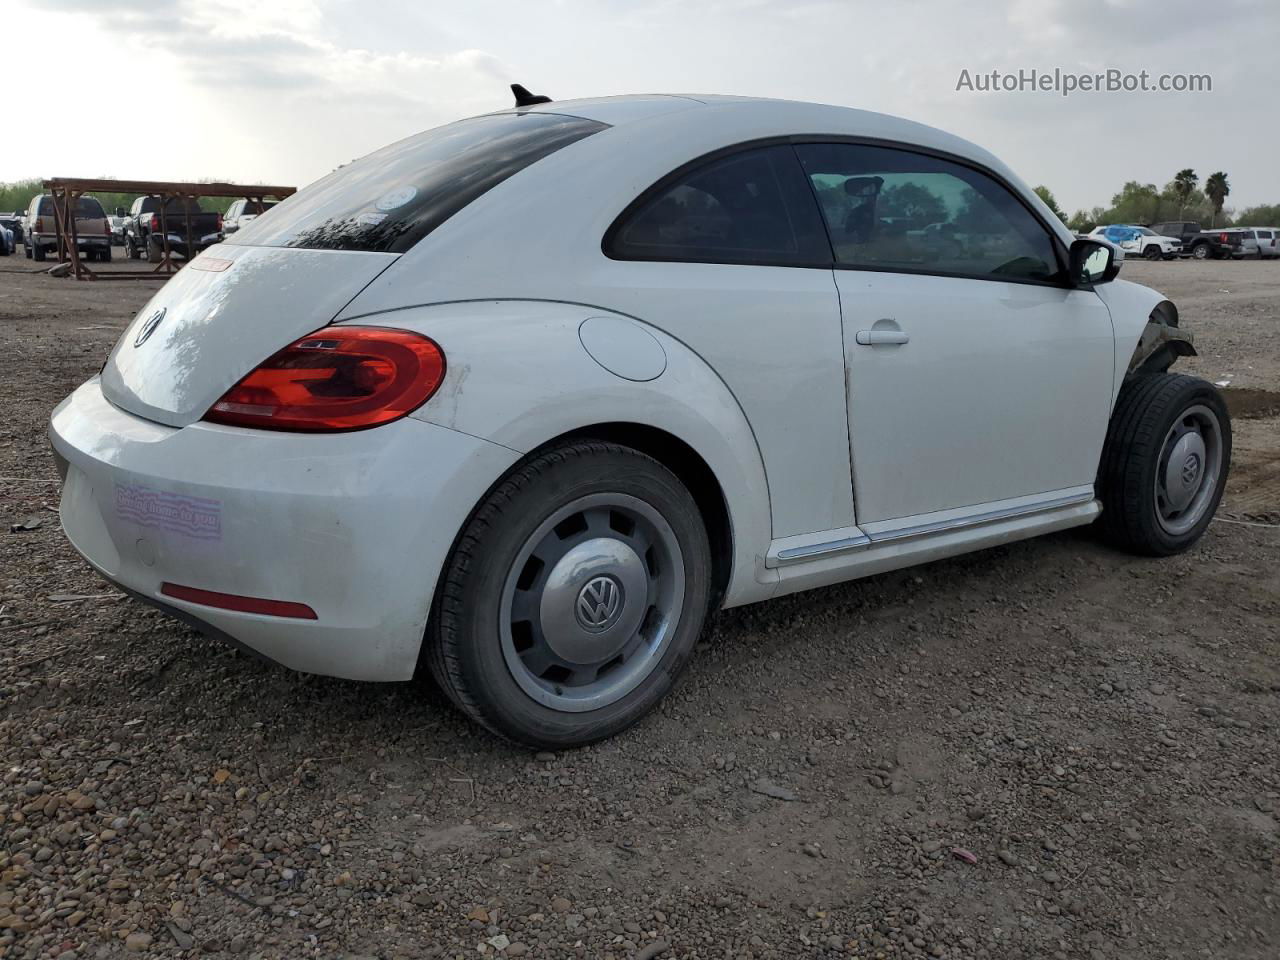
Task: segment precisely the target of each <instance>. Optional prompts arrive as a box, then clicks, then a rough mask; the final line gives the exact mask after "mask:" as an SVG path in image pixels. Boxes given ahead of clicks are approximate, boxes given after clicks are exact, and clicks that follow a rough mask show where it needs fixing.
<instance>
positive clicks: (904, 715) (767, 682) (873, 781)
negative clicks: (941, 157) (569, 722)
mask: <svg viewBox="0 0 1280 960" xmlns="http://www.w3.org/2000/svg"><path fill="white" fill-rule="evenodd" d="M112 266H113V267H117V268H118V266H119V265H112ZM31 268H32V264H31V263H30V262H29V261H25V260H23V259H17V260H14V259H10V260H9V261H3V260H0V356H3V358H4V360H5V373H6V376H5V377H4V379H3V380H2V381H0V399H3V402H4V409H5V410H6V411H7V414H8V415H7V416H6V418H5V420H4V422H3V423H0V503H2V504H3V518H0V519H3V522H4V526H3V527H0V759H3V771H2V772H0V957H4V958H9V957H13V958H36V957H41V958H44V957H62V958H70V957H77V958H83V957H117V956H156V957H175V956H206V955H207V956H212V957H246V958H255V957H257V958H275V957H281V958H302V957H323V958H333V957H347V958H369V957H377V958H383V960H387V958H431V957H441V958H443V957H448V958H454V957H476V956H493V955H495V954H496V955H498V956H506V957H517V956H526V957H549V958H562V957H582V958H609V957H612V958H616V960H623V958H638V957H639V958H655V957H665V958H676V957H679V958H685V960H693V958H791V957H831V958H833V957H854V956H856V957H862V958H872V957H879V958H889V957H894V958H898V957H938V958H957V960H958V958H985V957H992V958H995V957H999V958H1006V957H1009V958H1018V957H1021V958H1028V960H1030V958H1077V957H1079V958H1089V960H1093V958H1107V960H1109V958H1117V960H1118V958H1132V957H1169V958H1172V957H1178V958H1181V957H1214V958H1217V957H1228V956H1229V957H1232V958H1274V957H1276V956H1277V955H1280V913H1278V912H1277V911H1278V909H1280V842H1278V841H1280V830H1278V827H1277V818H1280V743H1278V740H1277V731H1278V730H1280V666H1278V665H1277V653H1278V652H1280V572H1278V571H1280V531H1278V530H1277V529H1276V528H1275V527H1274V526H1267V525H1265V524H1275V523H1276V522H1280V429H1278V428H1280V418H1278V417H1277V414H1278V413H1280V404H1278V403H1277V401H1280V395H1277V393H1275V392H1269V391H1276V390H1277V389H1280V386H1278V385H1280V370H1278V367H1280V264H1274V263H1216V262H1212V263H1206V264H1195V263H1188V262H1176V263H1154V264H1148V263H1134V264H1130V265H1126V267H1125V276H1127V277H1129V278H1130V279H1136V280H1139V281H1142V282H1147V283H1151V284H1153V285H1155V286H1158V287H1160V288H1161V289H1163V290H1164V291H1165V292H1166V293H1168V294H1170V295H1171V297H1172V298H1173V299H1174V300H1175V301H1176V302H1178V303H1179V304H1180V307H1181V309H1182V315H1183V322H1184V325H1187V326H1191V327H1194V328H1195V329H1196V330H1197V333H1198V335H1199V344H1200V347H1201V350H1202V354H1203V355H1202V356H1201V357H1200V358H1196V359H1195V360H1193V361H1192V362H1190V363H1187V364H1185V365H1183V369H1187V370H1190V371H1193V372H1196V373H1198V374H1200V375H1202V376H1206V377H1208V378H1210V379H1213V380H1224V379H1230V380H1231V381H1232V384H1231V387H1230V388H1229V389H1228V396H1229V398H1230V402H1231V404H1232V407H1233V410H1235V412H1236V416H1237V422H1236V432H1237V448H1236V461H1235V465H1234V472H1233V474H1232V481H1231V483H1230V485H1229V488H1228V498H1227V502H1226V504H1225V505H1224V508H1223V511H1222V513H1221V514H1220V516H1221V517H1222V518H1223V519H1224V520H1234V521H1244V522H1243V523H1242V522H1222V523H1215V524H1214V525H1213V526H1211V528H1210V530H1209V533H1208V535H1207V536H1206V537H1205V538H1204V540H1203V541H1202V542H1201V544H1200V545H1199V546H1198V547H1197V548H1196V549H1195V550H1193V551H1191V552H1190V553H1188V554H1186V555H1184V556H1181V557H1177V558H1173V559H1169V560H1159V561H1157V560H1145V559H1135V558H1132V557H1128V556H1124V555H1121V554H1118V553H1116V552H1114V551H1112V550H1109V549H1107V548H1105V547H1103V546H1100V545H1099V544H1098V543H1096V542H1095V541H1094V539H1093V538H1092V537H1091V535H1090V534H1089V532H1088V531H1072V532H1069V533H1065V534H1061V535H1056V536H1051V537H1046V538H1043V539H1040V540H1036V541H1031V542H1027V543H1020V544H1015V545H1012V546H1009V547H1005V548H1000V549H996V550H989V551H986V552H983V553H979V554H975V555H971V556H968V557H965V558H961V559H957V560H952V561H946V562H942V563H937V564H933V565H930V566H927V567H922V568H917V569H914V570H908V571H904V572H900V573H895V574H889V575H885V576H880V577H875V578H871V579H868V580H863V581H860V582H857V583H853V584H847V585H842V586H838V587H833V588H830V589H825V590H819V591H815V592H811V593H808V594H803V595H800V596H797V597H791V598H787V599H784V600H780V601H776V602H773V603H770V604H765V605H760V606H753V607H747V608H742V609H738V610H733V611H729V612H727V613H725V614H723V615H721V616H720V617H719V619H718V621H717V623H716V625H715V628H714V630H713V631H712V632H711V634H710V635H709V636H708V637H707V639H706V640H705V641H704V643H703V644H702V646H701V648H700V651H699V654H698V656H697V657H695V660H694V663H693V665H692V667H691V669H690V671H689V675H688V678H687V681H686V682H685V683H684V684H683V685H682V686H681V688H680V689H679V691H678V692H677V693H676V695H674V696H672V697H671V698H670V699H669V700H668V701H666V702H665V703H664V705H663V706H662V707H661V709H659V710H658V711H657V712H656V713H655V714H654V715H653V716H652V717H651V718H650V719H649V720H647V721H646V722H644V723H642V724H640V725H639V726H638V727H637V728H635V729H633V730H632V731H630V732H628V733H627V734H625V735H623V736H620V737H617V738H616V739H614V740H612V741H609V742H607V743H604V744H600V745H598V746H594V747H591V748H588V749H584V750H580V751H576V752H572V753H565V754H559V755H551V754H536V755H535V754H529V753H526V752H522V751H519V750H516V749H513V748H511V747H509V746H506V745H504V744H501V743H498V742H496V741H495V740H493V739H492V738H491V737H489V736H487V735H485V734H483V733H481V732H478V731H477V730H475V729H474V728H472V727H471V726H470V725H469V724H467V723H465V722H464V721H462V720H461V719H460V718H459V717H458V716H457V715H456V714H455V713H454V712H453V711H452V710H451V709H449V708H448V706H447V705H446V704H445V702H444V700H443V697H442V696H441V695H439V694H438V693H437V692H436V691H435V690H433V689H432V687H431V686H430V685H429V684H428V683H426V682H415V683H409V684H396V685H383V686H374V685H361V684H356V683H348V682H343V681H336V680H329V679H323V678H315V677H306V676H302V675H299V674H294V673H290V672H288V671H285V670H283V669H281V668H277V667H273V666H270V665H266V664H263V663H260V662H258V661H256V660H253V659H249V658H246V657H244V656H241V655H238V654H236V653H234V652H233V651H231V650H230V649H228V648H226V647H224V646H222V645H220V644H218V643H215V642H212V641H209V640H206V639H204V638H202V637H200V636H199V635H198V634H195V633H193V632H191V631H190V630H188V629H187V628H185V627H183V626H182V625H180V624H177V623H175V622H173V621H171V620H169V619H167V618H165V617H164V616H163V615H161V614H159V613H158V612H155V611H153V610H151V609H149V608H147V607H145V606H142V605H140V604H137V603H135V602H133V601H130V600H126V599H122V598H121V597H119V596H118V595H117V594H116V593H115V592H114V591H113V590H111V589H110V588H109V587H107V586H105V585H104V584H103V583H102V582H101V581H99V580H98V579H97V578H96V577H95V576H94V575H93V574H92V573H91V572H90V571H89V569H88V568H87V567H86V566H85V564H84V563H83V562H82V561H81V560H79V559H78V557H77V556H76V554H75V552H74V551H73V550H72V549H71V548H70V547H69V546H68V545H67V543H66V542H65V541H64V540H63V538H62V536H61V533H60V531H59V529H58V523H57V516H56V513H55V512H54V511H55V509H56V506H57V500H58V489H57V484H56V483H54V482H50V481H49V478H52V477H55V476H56V474H55V472H54V467H53V463H52V460H51V458H50V456H49V454H48V452H47V448H46V442H45V439H44V427H45V422H46V419H47V417H48V412H49V409H50V408H51V407H52V405H53V404H54V403H55V402H57V401H58V400H59V399H60V398H61V397H62V396H64V395H65V394H66V393H67V392H69V391H70V390H71V388H72V387H73V386H74V385H76V384H77V383H79V382H80V381H81V380H83V379H84V378H85V377H87V376H89V375H90V374H92V373H93V372H95V371H96V369H97V368H98V367H99V366H100V364H101V363H102V360H103V358H104V356H105V354H106V352H107V350H108V349H109V348H110V345H111V344H112V342H113V341H114V340H115V338H116V336H117V334H118V331H119V330H120V329H121V328H122V327H123V325H124V324H125V323H126V322H127V320H128V319H129V317H131V316H132V314H133V313H134V312H135V311H136V310H137V309H138V308H139V307H140V306H141V304H142V303H143V302H144V301H145V299H146V298H147V297H148V296H149V295H150V293H151V291H152V290H154V289H155V287H156V284H155V283H152V282H144V283H115V284H109V283H96V284H89V283H79V284H78V283H75V282H73V281H55V280H52V279H49V278H47V277H45V276H42V275H39V274H35V273H31V272H29V271H30V270H31ZM15 478H21V479H15ZM1251 524H1259V525H1251ZM11 526H17V527H19V528H20V529H17V530H13V531H11Z"/></svg>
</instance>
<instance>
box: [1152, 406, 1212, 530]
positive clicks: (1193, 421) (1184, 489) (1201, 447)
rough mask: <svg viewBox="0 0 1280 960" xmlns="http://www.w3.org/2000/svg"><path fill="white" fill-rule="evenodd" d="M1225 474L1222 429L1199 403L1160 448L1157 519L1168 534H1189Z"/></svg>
mask: <svg viewBox="0 0 1280 960" xmlns="http://www.w3.org/2000/svg"><path fill="white" fill-rule="evenodd" d="M1221 474H1222V427H1221V425H1220V424H1219V423H1218V417H1217V415H1216V414H1215V413H1214V412H1213V411H1212V410H1210V409H1209V408H1208V407H1205V406H1201V405H1199V404H1197V405H1196V406H1194V407H1189V408H1187V409H1186V410H1185V411H1183V413H1182V416H1180V417H1179V418H1178V419H1177V420H1176V421H1174V424H1173V426H1172V427H1170V428H1169V432H1168V433H1167V434H1166V435H1165V439H1164V444H1163V446H1162V447H1161V449H1160V462H1159V464H1158V465H1157V468H1156V519H1157V520H1158V521H1159V522H1160V526H1162V527H1163V528H1164V529H1165V531H1166V532H1168V533H1170V534H1173V535H1175V536H1178V535H1181V534H1184V533H1186V532H1187V531H1188V530H1190V529H1191V528H1192V527H1194V526H1195V525H1196V524H1197V523H1199V522H1200V520H1201V519H1202V518H1203V517H1204V515H1205V512H1206V511H1207V510H1208V508H1209V504H1210V503H1211V502H1212V501H1213V497H1214V492H1215V491H1216V490H1217V488H1218V479H1219V477H1220V476H1221Z"/></svg>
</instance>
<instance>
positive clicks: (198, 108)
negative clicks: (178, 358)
mask: <svg viewBox="0 0 1280 960" xmlns="http://www.w3.org/2000/svg"><path fill="white" fill-rule="evenodd" d="M0 7H3V14H2V16H0V20H2V21H3V26H4V33H5V34H6V35H7V36H9V37H10V38H12V39H13V40H15V41H18V42H15V43H11V44H9V45H8V52H7V54H6V57H5V63H6V67H7V70H6V73H7V75H8V77H9V78H10V86H9V92H8V94H7V96H6V97H5V98H4V100H3V101H0V117H3V118H4V121H5V122H4V126H5V127H6V128H7V129H8V130H9V131H11V132H12V131H14V130H17V131H20V132H21V135H20V136H9V137H7V138H5V147H4V149H3V150H0V180H15V179H19V178H23V177H30V176H40V177H46V176H92V177H97V176H118V177H132V178H146V179H164V180H180V179H199V178H208V177H216V178H218V179H228V180H236V181H248V182H258V183H273V184H297V185H302V184H305V183H307V182H309V181H311V180H313V179H315V178H316V177H318V176H320V175H322V174H324V173H326V172H328V171H329V170H331V169H332V168H333V167H335V166H336V165H338V164H339V163H343V162H346V161H348V160H351V159H353V158H354V157H357V156H360V155H362V154H364V153H367V152H369V151H370V150H373V149H375V148H377V147H379V146H381V145H383V144H385V143H388V142H390V141H393V140H396V139H399V138H400V137H403V136H406V135H408V134H410V133H414V132H416V131H418V130H422V129H425V128H428V127H432V126H435V125H437V124H440V123H444V122H447V121H450V120H454V119H457V118H459V117H464V116H469V115H472V114H476V113H481V112H485V111H488V110H494V109H499V108H502V107H505V106H507V105H508V104H509V102H510V96H509V93H508V91H507V88H506V85H507V84H508V83H510V82H512V81H519V82H522V83H524V84H525V86H527V87H529V88H530V89H532V90H534V91H535V92H538V93H547V94H549V95H551V96H552V97H554V98H556V99H568V98H571V97H587V96H598V95H606V94H617V93H647V92H690V93H697V92H701V93H740V94H752V95H759V96H770V97H783V98H789V99H800V100H817V101H823V102H828V103H837V104H844V105H848V106H856V107H862V108H865V109H871V110H879V111H883V112H885V113H892V114H897V115H900V116H905V117H909V118H911V119H914V120H919V121H922V122H925V123H929V124H933V125H934V126H938V127H942V128H944V129H946V130H949V131H951V132H954V133H958V134H960V135H961V136H964V137H967V138H968V139H970V140H974V141H976V142H978V143H980V144H982V145H983V146H986V147H988V148H989V149H991V150H992V151H993V152H994V153H996V154H997V155H999V156H1001V157H1002V158H1003V159H1004V160H1006V161H1007V162H1008V163H1009V164H1010V165H1011V166H1012V167H1013V168H1014V169H1015V170H1017V171H1018V172H1019V173H1020V174H1021V175H1022V176H1023V177H1024V179H1026V180H1028V181H1029V182H1031V183H1033V184H1034V183H1044V184H1046V185H1048V186H1049V187H1050V189H1052V190H1053V191H1054V193H1055V194H1056V195H1057V198H1058V201H1059V204H1060V205H1061V206H1063V207H1064V208H1066V209H1067V210H1068V211H1072V210H1075V209H1077V208H1080V207H1090V206H1093V205H1096V204H1105V203H1107V201H1108V200H1109V198H1110V197H1111V195H1112V194H1113V193H1114V192H1115V191H1117V190H1118V189H1119V187H1120V185H1121V184H1122V183H1123V182H1124V181H1125V180H1129V179H1136V180H1141V181H1143V182H1154V183H1157V184H1164V183H1165V182H1166V181H1168V180H1169V179H1170V178H1171V177H1172V176H1173V174H1174V172H1176V171H1177V170H1178V169H1179V168H1181V167H1186V166H1190V167H1194V168H1195V169H1196V171H1197V172H1198V173H1199V174H1200V175H1201V178H1202V179H1203V177H1205V176H1207V175H1208V174H1209V173H1211V172H1212V171H1214V170H1218V169H1224V170H1226V171H1227V172H1228V174H1229V176H1230V180H1231V184H1232V194H1231V197H1230V198H1229V200H1228V206H1234V207H1236V208H1241V207H1244V206H1249V205H1252V204H1257V203H1264V202H1271V203H1274V202H1280V162H1278V161H1277V158H1278V157H1280V124H1277V123H1276V119H1277V115H1278V113H1280V111H1277V109H1276V106H1275V102H1276V98H1277V97H1278V96H1280V89H1278V88H1277V86H1276V64H1277V60H1276V54H1275V39H1276V37H1277V36H1280V3H1276V2H1274V0H1213V2H1212V3H1208V4H1206V3H1203V2H1202V0H1006V2H983V3H978V2H975V0H958V2H957V0H897V2H889V0H874V2H862V0H636V2H626V0H522V2H512V0H506V2H502V0H448V2H434V0H0ZM55 51H60V55H61V57H62V60H63V62H64V63H65V64H66V67H65V69H66V72H67V74H68V75H70V76H74V77H75V78H76V80H77V84H76V85H75V86H74V87H69V86H67V85H66V83H65V81H60V80H59V78H58V69H57V66H56V63H57V61H55ZM1055 67H1056V68H1060V69H1062V70H1064V71H1071V72H1075V73H1081V74H1084V73H1090V74H1091V73H1095V72H1103V71H1106V70H1108V69H1116V70H1121V71H1125V72H1132V73H1138V72H1139V71H1142V70H1147V71H1149V72H1150V73H1151V74H1152V76H1153V77H1155V76H1158V75H1160V74H1164V73H1168V74H1174V73H1208V74H1211V75H1212V81H1213V89H1212V92H1208V93H1153V92H1148V93H1141V92H1134V93H1090V94H1086V93H1077V94H1075V95H1073V96H1071V97H1068V98H1063V97H1061V96H1060V95H1058V94H1055V93H1043V92H1022V93H1004V92H997V93H978V92H971V91H964V90H959V91H958V90H957V89H956V87H957V83H958V80H959V78H960V76H961V71H962V70H968V71H969V73H970V75H971V76H976V75H978V74H980V73H986V72H990V71H991V70H1000V71H1002V72H1016V71H1018V70H1019V69H1025V70H1030V69H1032V68H1035V69H1038V70H1041V71H1050V72H1051V71H1052V70H1053V69H1054V68H1055Z"/></svg>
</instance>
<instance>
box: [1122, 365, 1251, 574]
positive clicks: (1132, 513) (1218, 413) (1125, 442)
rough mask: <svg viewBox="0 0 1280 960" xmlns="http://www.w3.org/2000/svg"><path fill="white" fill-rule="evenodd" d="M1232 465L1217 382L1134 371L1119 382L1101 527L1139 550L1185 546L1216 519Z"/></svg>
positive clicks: (1162, 551)
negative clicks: (1129, 378) (1124, 382)
mask: <svg viewBox="0 0 1280 960" xmlns="http://www.w3.org/2000/svg"><path fill="white" fill-rule="evenodd" d="M1230 465H1231V419H1230V417H1229V416H1228V415H1227V407H1226V404H1225V403H1224V402H1223V400H1222V396H1221V395H1220V394H1219V393H1218V391H1217V390H1216V389H1215V388H1214V386H1213V385H1212V384H1210V383H1206V382H1205V381H1204V380H1200V379H1197V378H1196V377H1188V376H1182V375H1177V374H1170V373H1157V374H1150V375H1147V376H1142V377H1136V378H1135V379H1133V380H1131V381H1129V382H1128V383H1126V384H1125V385H1124V386H1123V387H1122V388H1121V390H1120V396H1119V397H1118V398H1117V400H1116V407H1115V411H1114V412H1113V413H1112V415H1111V425H1110V428H1109V429H1108V432H1107V441H1106V445H1105V447H1104V448H1103V452H1102V463H1101V465H1100V468H1099V471H1098V483H1097V489H1098V495H1099V496H1100V497H1101V499H1102V506H1103V511H1102V518H1101V527H1102V531H1103V533H1104V534H1105V536H1106V537H1107V539H1109V540H1111V542H1113V543H1115V544H1117V545H1118V546H1121V547H1124V548H1126V549H1129V550H1132V551H1134V552H1135V553H1143V554H1148V555H1153V556H1166V555H1168V554H1173V553H1179V552H1181V551H1183V550H1186V549H1187V548H1188V547H1190V546H1191V545H1192V544H1194V543H1195V542H1196V541H1197V540H1199V539H1200V537H1201V535H1202V534H1203V533H1204V531H1205V529H1206V528H1207V527H1208V526H1209V522H1210V521H1211V520H1212V519H1213V514H1214V512H1215V511H1216V510H1217V509H1218V504H1219V502H1221V500H1222V493H1223V489H1224V488H1225V486H1226V482H1227V472H1228V470H1229V468H1230Z"/></svg>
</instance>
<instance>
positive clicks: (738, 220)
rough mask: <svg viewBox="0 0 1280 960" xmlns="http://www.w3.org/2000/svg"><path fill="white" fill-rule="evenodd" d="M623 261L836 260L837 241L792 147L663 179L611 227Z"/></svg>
mask: <svg viewBox="0 0 1280 960" xmlns="http://www.w3.org/2000/svg"><path fill="white" fill-rule="evenodd" d="M604 249H605V253H607V254H608V255H609V256H611V257H613V258H615V259H619V260H692V261H699V262H704V263H744V264H760V265H769V266H815V265H822V266H829V265H830V263H831V248H830V246H829V245H828V244H827V238H826V235H825V231H824V230H823V227H822V220H821V218H820V217H819V216H818V209H817V207H816V206H815V205H814V202H813V196H812V195H811V194H810V191H809V189H808V187H807V186H806V185H805V182H804V175H803V173H802V171H801V169H800V167H799V165H798V164H797V162H796V157H795V153H794V152H793V151H792V149H791V148H790V147H789V146H772V147H757V148H754V149H747V150H743V151H741V152H739V153H734V154H730V155H728V156H724V157H720V158H717V159H715V160H711V161H708V162H707V163H706V164H703V165H701V166H697V167H695V168H693V169H692V170H689V171H688V172H686V173H682V174H680V175H679V176H678V177H677V178H676V179H675V180H672V181H668V182H659V184H658V186H657V187H656V188H655V189H653V190H651V191H650V192H649V193H647V194H645V195H643V196H642V197H641V199H640V200H639V202H638V203H636V204H633V205H632V206H631V207H628V208H627V210H625V211H624V212H623V214H622V216H621V217H619V218H618V220H617V221H616V222H615V223H614V225H613V226H612V227H611V228H610V229H609V232H608V233H607V234H606V235H605V241H604Z"/></svg>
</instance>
